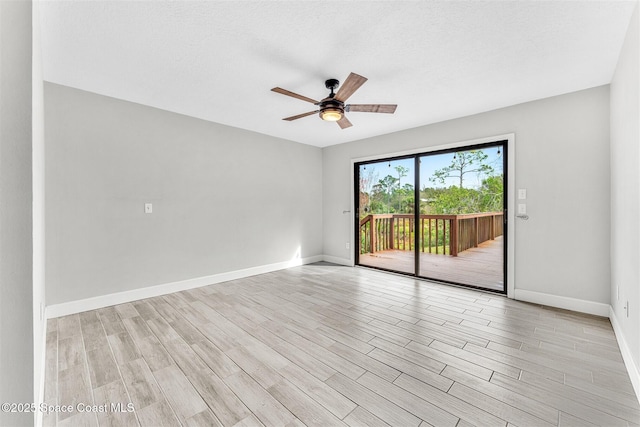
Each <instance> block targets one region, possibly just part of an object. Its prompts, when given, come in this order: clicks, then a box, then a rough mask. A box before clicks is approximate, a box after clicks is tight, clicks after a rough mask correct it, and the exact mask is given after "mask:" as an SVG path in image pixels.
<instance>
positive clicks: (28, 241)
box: [0, 1, 34, 426]
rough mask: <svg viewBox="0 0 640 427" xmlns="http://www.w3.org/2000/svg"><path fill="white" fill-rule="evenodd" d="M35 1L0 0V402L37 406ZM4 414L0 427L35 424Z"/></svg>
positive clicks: (27, 416) (23, 416) (22, 416)
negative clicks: (33, 115) (33, 120)
mask: <svg viewBox="0 0 640 427" xmlns="http://www.w3.org/2000/svg"><path fill="white" fill-rule="evenodd" d="M31 19H32V18H31V2H28V1H0V402H2V403H5V402H14V403H20V402H33V399H34V386H33V382H34V374H33V367H34V358H33V350H34V347H33V336H34V335H33V314H32V312H33V311H32V307H33V279H32V267H33V262H32V202H31V197H32V191H31V182H32V181H31V164H32V163H31V162H32V160H31ZM33 422H34V421H33V415H32V414H29V413H6V412H3V411H0V425H2V426H20V425H33Z"/></svg>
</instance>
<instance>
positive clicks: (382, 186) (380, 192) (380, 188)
mask: <svg viewBox="0 0 640 427" xmlns="http://www.w3.org/2000/svg"><path fill="white" fill-rule="evenodd" d="M397 184H398V179H397V178H396V177H393V176H391V175H387V176H385V177H384V178H382V179H381V180H379V181H378V183H377V184H376V185H374V186H373V194H374V196H375V197H376V198H378V199H379V197H380V196H382V197H383V202H384V204H385V205H386V212H385V213H389V210H390V209H389V205H390V201H391V194H392V193H393V190H394V189H395V188H396V186H397Z"/></svg>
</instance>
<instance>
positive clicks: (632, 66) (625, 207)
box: [611, 6, 640, 396]
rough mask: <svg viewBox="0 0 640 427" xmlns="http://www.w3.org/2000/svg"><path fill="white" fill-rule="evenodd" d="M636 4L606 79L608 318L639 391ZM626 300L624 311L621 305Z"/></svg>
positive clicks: (639, 119)
mask: <svg viewBox="0 0 640 427" xmlns="http://www.w3.org/2000/svg"><path fill="white" fill-rule="evenodd" d="M639 21H640V18H639V16H638V6H636V10H635V12H634V15H633V18H632V19H631V23H630V25H629V29H628V31H627V36H626V39H625V42H624V45H623V47H622V51H621V52H620V57H619V59H618V64H617V67H616V71H615V74H614V77H613V80H612V82H611V307H612V310H611V321H612V323H613V324H614V327H616V333H617V335H618V342H619V343H620V347H621V349H622V351H623V355H625V356H626V357H625V362H626V363H627V368H628V369H629V371H630V374H631V379H632V381H633V383H634V386H635V389H636V394H638V396H640V375H639V372H640V167H639V166H640V90H639V86H640V85H639V83H640V82H639V79H640V69H639V67H638V56H639V51H640V41H639V39H640V32H639V29H638V28H639V26H640V25H639ZM627 304H628V305H629V311H628V316H627V310H626V309H625V308H624V307H625V306H627Z"/></svg>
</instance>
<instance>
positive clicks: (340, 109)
mask: <svg viewBox="0 0 640 427" xmlns="http://www.w3.org/2000/svg"><path fill="white" fill-rule="evenodd" d="M366 81H367V78H366V77H362V76H361V75H358V74H355V73H350V74H349V76H348V77H347V80H345V82H344V83H343V84H342V86H341V87H340V90H338V93H334V92H333V91H334V90H335V89H336V88H337V87H338V86H339V85H340V82H339V81H338V80H336V79H329V80H327V81H325V82H324V85H325V86H326V87H327V89H329V90H331V93H330V94H329V96H328V97H326V98H324V99H323V100H322V101H316V100H315V99H311V98H307V97H306V96H302V95H298V94H297V93H294V92H291V91H288V90H286V89H282V88H279V87H274V88H273V89H271V90H272V91H273V92H277V93H281V94H282V95H287V96H291V97H293V98H297V99H301V100H303V101H307V102H310V103H312V104H314V105H317V106H318V107H319V110H315V111H309V112H308V113H302V114H298V115H295V116H291V117H285V118H284V119H282V120H287V121H289V122H290V121H292V120H297V119H301V118H303V117H307V116H310V115H312V114H315V113H320V118H321V119H322V120H325V121H328V122H337V123H338V125H339V126H340V128H341V129H345V128H348V127H351V126H353V125H352V124H351V122H350V121H349V119H347V117H346V116H345V113H348V112H351V111H359V112H363V113H389V114H393V113H394V112H395V111H396V107H397V105H396V104H345V101H346V100H347V98H349V97H350V96H351V95H353V93H354V92H355V91H356V90H358V89H359V88H360V86H362V85H363V84H364V82H366Z"/></svg>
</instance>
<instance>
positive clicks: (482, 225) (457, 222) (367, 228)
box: [360, 212, 503, 256]
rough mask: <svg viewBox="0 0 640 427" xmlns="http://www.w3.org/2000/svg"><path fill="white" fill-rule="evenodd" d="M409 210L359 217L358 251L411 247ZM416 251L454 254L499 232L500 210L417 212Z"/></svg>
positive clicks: (413, 228) (412, 235)
mask: <svg viewBox="0 0 640 427" xmlns="http://www.w3.org/2000/svg"><path fill="white" fill-rule="evenodd" d="M415 222H416V221H415V217H414V215H412V214H371V215H367V216H365V217H364V218H362V219H361V220H360V253H361V254H364V253H374V252H379V251H385V250H390V249H396V250H402V251H412V250H414V249H415V233H416V224H415ZM417 231H418V233H419V235H418V245H419V246H418V249H419V250H420V252H428V253H434V254H443V255H451V256H457V255H458V253H460V252H462V251H465V250H467V249H469V248H474V247H477V246H478V245H479V244H480V243H482V242H485V241H487V240H493V239H495V238H496V237H498V236H501V235H502V233H503V213H502V212H487V213H474V214H464V215H420V216H419V218H418V230H417Z"/></svg>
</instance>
